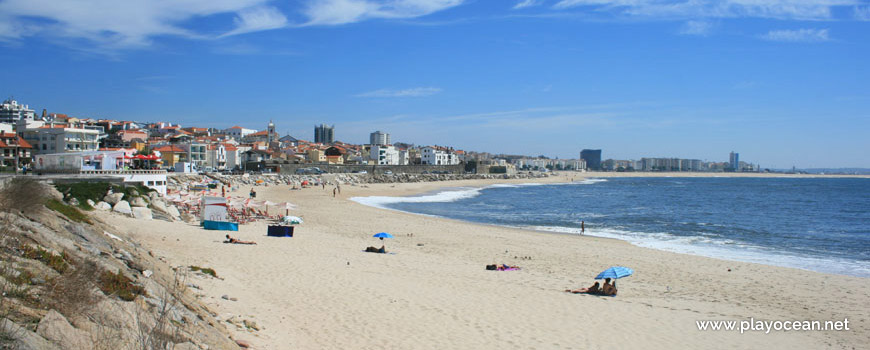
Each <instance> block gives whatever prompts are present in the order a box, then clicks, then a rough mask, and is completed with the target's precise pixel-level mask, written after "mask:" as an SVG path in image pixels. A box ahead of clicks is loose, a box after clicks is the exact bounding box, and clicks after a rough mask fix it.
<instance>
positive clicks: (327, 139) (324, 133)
mask: <svg viewBox="0 0 870 350" xmlns="http://www.w3.org/2000/svg"><path fill="white" fill-rule="evenodd" d="M314 142H315V143H333V142H335V126H334V125H333V126H329V125H326V124H320V125H315V126H314Z"/></svg>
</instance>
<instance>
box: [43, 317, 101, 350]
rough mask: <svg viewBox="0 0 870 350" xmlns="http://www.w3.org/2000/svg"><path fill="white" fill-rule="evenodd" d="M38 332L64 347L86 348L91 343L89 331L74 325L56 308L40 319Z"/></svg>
mask: <svg viewBox="0 0 870 350" xmlns="http://www.w3.org/2000/svg"><path fill="white" fill-rule="evenodd" d="M36 334H39V335H40V336H42V337H43V338H45V339H47V340H49V341H51V342H54V343H55V344H58V345H60V347H61V348H62V349H86V348H88V347H89V345H90V344H91V338H90V336H89V335H88V334H87V333H85V332H83V331H81V330H79V329H76V328H75V327H73V326H72V325H71V324H70V323H69V321H67V319H66V317H63V315H61V314H60V313H58V312H57V311H55V310H50V311H48V314H46V315H45V316H44V317H43V318H42V320H40V321H39V325H38V326H37V327H36Z"/></svg>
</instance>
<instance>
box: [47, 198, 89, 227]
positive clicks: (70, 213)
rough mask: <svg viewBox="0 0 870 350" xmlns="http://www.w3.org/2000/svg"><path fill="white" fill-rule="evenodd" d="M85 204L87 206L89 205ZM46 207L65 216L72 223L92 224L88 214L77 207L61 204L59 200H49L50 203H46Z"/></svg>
mask: <svg viewBox="0 0 870 350" xmlns="http://www.w3.org/2000/svg"><path fill="white" fill-rule="evenodd" d="M85 204H86V205H87V203H85ZM45 207H46V208H48V209H51V210H54V211H56V212H58V213H61V214H63V216H66V217H67V218H68V219H70V220H72V221H75V222H82V223H86V224H90V223H91V219H90V218H89V217H88V215H87V214H85V213H83V212H82V211H81V210H78V209H77V208H76V207H74V206H71V205H69V204H66V203H64V202H61V201H59V200H57V199H49V200H48V202H45Z"/></svg>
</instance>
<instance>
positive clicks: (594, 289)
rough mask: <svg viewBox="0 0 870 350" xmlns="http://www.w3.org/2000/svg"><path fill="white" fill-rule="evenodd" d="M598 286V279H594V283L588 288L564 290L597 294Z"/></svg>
mask: <svg viewBox="0 0 870 350" xmlns="http://www.w3.org/2000/svg"><path fill="white" fill-rule="evenodd" d="M598 286H599V284H598V281H596V282H595V284H593V285H592V286H591V287H589V288H580V289H575V290H570V289H565V291H566V292H568V293H574V294H580V293H589V294H598V291H599V290H598Z"/></svg>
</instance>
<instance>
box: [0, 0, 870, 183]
mask: <svg viewBox="0 0 870 350" xmlns="http://www.w3.org/2000/svg"><path fill="white" fill-rule="evenodd" d="M134 5H135V6H134ZM0 23H2V24H0V65H2V66H3V67H4V80H5V81H7V82H14V83H9V84H5V85H4V86H3V88H2V89H0V94H3V96H0V98H2V99H5V98H6V97H8V96H10V95H14V96H15V98H16V100H18V101H19V102H20V103H23V104H28V105H30V107H31V108H32V109H34V110H36V113H37V114H40V113H41V112H42V109H43V108H45V109H47V110H48V111H49V112H56V113H66V114H69V115H71V116H77V117H93V118H112V119H119V120H138V121H167V122H176V123H180V124H182V125H185V126H200V127H215V128H227V127H230V126H233V125H239V126H243V127H246V128H251V129H256V130H265V128H266V125H267V124H268V122H269V120H274V122H275V124H276V131H277V132H279V133H280V134H281V135H285V134H287V133H289V134H290V135H292V136H294V137H297V138H301V139H309V138H311V136H312V127H311V125H320V124H327V125H334V127H335V139H336V140H341V141H345V142H350V143H358V144H362V143H366V142H368V140H369V137H370V134H371V133H372V132H373V131H375V130H383V131H384V132H387V133H389V134H390V135H391V138H392V141H393V142H409V143H415V144H420V145H425V144H430V145H431V144H438V145H449V146H453V147H456V148H459V149H467V150H474V151H481V152H490V153H505V154H524V155H538V154H544V155H547V156H550V157H559V158H576V157H577V154H578V152H579V151H580V150H582V149H601V150H602V155H601V157H602V160H604V159H637V158H640V157H679V158H694V159H700V160H707V161H729V152H731V151H734V152H739V153H740V159H745V160H747V161H750V162H752V163H759V164H761V166H762V167H765V168H791V167H792V166H796V167H798V168H838V167H864V168H870V152H867V151H866V150H868V149H870V140H868V138H867V137H866V133H867V131H868V130H870V115H868V114H870V87H868V85H867V83H866V82H867V81H870V70H868V69H866V67H867V64H866V62H867V61H870V42H868V40H866V37H867V35H866V34H867V33H868V32H870V3H868V2H867V1H857V0H856V1H852V0H843V1H835V2H831V1H825V0H806V1H792V0H759V1H753V2H746V1H706V0H702V1H692V2H685V1H655V2H624V1H608V0H604V1H577V0H550V1H548V0H538V1H535V0H518V1H463V0H417V1H409V2H397V1H386V0H385V1H376V0H323V1H303V2H285V1H267V0H245V1H238V2H235V3H233V4H224V3H220V2H212V1H205V0H202V1H200V0H191V1H187V2H185V3H184V4H181V5H179V4H169V5H165V4H164V3H153V2H145V1H134V2H132V3H123V4H122V3H119V4H117V5H114V4H109V5H106V4H105V3H104V2H100V1H81V2H79V3H77V4H76V5H75V6H71V7H69V8H66V9H63V10H59V9H57V6H51V4H49V3H44V2H43V1H42V0H29V1H23V0H5V1H2V2H0Z"/></svg>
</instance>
